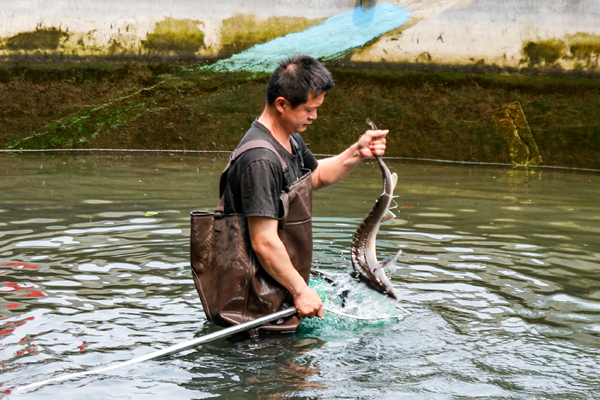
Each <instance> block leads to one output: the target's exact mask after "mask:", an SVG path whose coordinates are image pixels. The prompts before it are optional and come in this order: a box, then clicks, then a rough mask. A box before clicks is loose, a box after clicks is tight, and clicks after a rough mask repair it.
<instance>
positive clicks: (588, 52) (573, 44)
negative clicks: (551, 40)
mask: <svg viewBox="0 0 600 400" xmlns="http://www.w3.org/2000/svg"><path fill="white" fill-rule="evenodd" d="M568 42H569V50H570V51H571V55H572V56H573V58H575V59H576V60H579V61H583V62H585V65H586V67H588V68H592V69H594V68H597V67H598V60H599V59H600V35H594V34H591V33H587V32H578V33H576V34H574V35H571V36H568Z"/></svg>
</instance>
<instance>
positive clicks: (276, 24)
mask: <svg viewBox="0 0 600 400" xmlns="http://www.w3.org/2000/svg"><path fill="white" fill-rule="evenodd" d="M319 21H321V19H308V18H304V17H270V18H267V19H265V20H260V19H258V18H256V16H254V15H251V14H250V15H249V14H236V15H234V16H232V17H230V18H227V19H225V20H223V27H222V28H221V46H222V51H221V53H222V54H227V55H229V54H234V53H238V52H240V51H243V50H246V49H248V48H250V47H252V46H254V45H256V44H260V43H265V42H268V41H270V40H273V39H275V38H278V37H280V36H284V35H287V34H288V33H295V32H300V31H303V30H305V29H306V28H308V27H310V26H312V25H314V24H315V23H317V22H319Z"/></svg>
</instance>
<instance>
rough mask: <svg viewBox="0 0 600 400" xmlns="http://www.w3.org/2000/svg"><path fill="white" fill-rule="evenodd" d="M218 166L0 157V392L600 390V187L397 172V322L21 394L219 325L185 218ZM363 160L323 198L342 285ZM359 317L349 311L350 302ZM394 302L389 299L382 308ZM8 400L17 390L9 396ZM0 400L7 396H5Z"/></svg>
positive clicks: (543, 176) (307, 329) (535, 175)
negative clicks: (205, 299) (204, 299)
mask: <svg viewBox="0 0 600 400" xmlns="http://www.w3.org/2000/svg"><path fill="white" fill-rule="evenodd" d="M225 162H226V158H225V156H222V155H214V156H213V155H197V154H195V155H190V154H185V155H182V154H178V153H175V154H172V155H168V154H163V155H157V154H134V155H124V154H117V155H115V154H112V155H107V154H103V155H92V154H87V155H85V154H84V155H82V154H79V155H74V154H62V153H55V154H17V155H14V154H13V155H10V154H3V155H0V391H1V392H2V393H4V395H5V396H6V397H9V398H21V397H25V396H27V398H31V399H38V398H39V399H42V398H43V399H84V398H85V399H202V398H226V399H237V398H239V399H246V398H248V399H253V398H256V399H258V398H260V399H277V398H298V399H305V398H306V399H317V398H318V399H328V398H331V399H379V400H381V399H472V398H488V399H507V398H511V399H590V398H595V397H597V396H600V388H598V386H599V385H600V383H599V380H598V373H597V369H596V368H597V366H598V365H599V364H600V345H599V343H598V339H599V337H600V201H599V200H598V199H599V198H600V175H599V174H597V173H589V172H574V171H564V170H562V171H561V170H553V169H530V170H524V169H512V168H508V167H491V166H461V165H453V164H427V163H408V162H406V161H398V160H388V165H389V166H390V168H391V169H392V170H393V171H396V172H397V173H398V175H399V183H398V186H397V188H396V192H395V194H396V195H397V196H398V198H397V199H396V203H397V208H396V210H395V211H396V214H397V218H396V219H395V220H393V221H391V222H389V223H386V224H385V225H383V226H382V229H381V231H380V233H379V235H378V257H379V259H383V258H384V257H387V256H390V255H391V254H394V253H395V252H396V251H397V250H399V249H401V250H403V254H402V256H401V257H400V258H399V260H398V263H397V266H396V269H395V270H394V271H390V272H389V274H388V275H389V276H390V277H391V279H392V281H393V283H394V286H395V287H396V291H397V293H398V294H399V297H400V298H401V301H400V304H401V305H402V306H403V307H404V308H405V309H406V310H408V311H409V312H411V314H412V315H409V316H406V317H405V318H404V319H403V320H401V321H398V320H388V321H381V322H358V321H355V320H351V319H345V318H343V317H336V316H332V315H331V314H329V313H328V314H327V315H326V318H324V319H323V320H320V321H318V320H312V321H309V322H305V323H303V325H302V326H301V327H302V329H301V330H300V331H299V332H298V333H297V334H295V335H294V334H292V335H289V334H288V335H281V334H279V335H266V336H262V337H260V338H258V339H253V338H248V337H245V336H244V337H235V338H232V339H227V340H220V341H216V342H212V343H209V344H206V345H204V346H201V347H198V348H196V349H190V350H186V351H184V352H182V353H179V354H175V355H171V356H165V357H162V358H159V359H156V360H152V361H146V362H144V363H141V364H136V365H132V366H130V367H126V368H122V369H119V370H114V371H111V372H106V373H104V374H98V375H90V376H86V377H83V378H80V379H78V380H70V381H65V382H62V383H59V384H51V385H45V386H41V387H38V388H36V389H33V390H32V391H31V392H29V393H23V392H17V391H15V390H14V389H15V388H16V387H20V386H24V385H27V384H30V383H34V382H38V381H42V380H46V379H50V378H54V377H58V376H61V375H63V374H66V373H73V372H81V371H86V370H90V369H95V368H100V367H103V366H106V365H110V364H112V363H115V362H119V361H126V360H129V359H131V358H133V357H136V356H141V355H144V354H147V353H150V352H153V351H155V350H159V349H161V348H165V347H168V346H170V345H173V344H177V343H181V342H185V341H188V340H191V339H193V338H195V337H199V336H202V335H204V334H207V333H209V332H213V331H216V330H218V329H220V328H218V327H215V326H214V325H212V324H210V323H207V322H206V319H205V317H204V313H203V312H202V307H201V304H200V301H199V299H198V295H197V293H196V290H195V288H194V285H193V282H192V279H191V276H190V270H189V266H188V260H189V256H188V251H189V245H188V241H189V212H190V211H191V210H194V209H212V208H214V206H215V204H216V202H217V195H216V193H215V192H216V190H217V189H216V188H217V182H218V177H219V175H220V170H221V169H222V168H223V166H224V164H225ZM381 187H382V182H381V173H380V171H379V169H378V166H377V165H375V164H374V163H372V162H365V163H363V164H362V165H361V166H360V167H359V168H358V169H357V170H356V171H354V172H353V173H352V175H351V176H350V177H349V178H347V179H346V180H345V181H344V182H342V183H341V184H339V185H337V186H336V187H333V188H330V189H327V190H324V191H321V192H317V193H315V198H314V239H315V243H314V248H315V254H314V263H313V265H314V267H315V268H317V269H319V270H322V271H324V272H327V273H329V274H330V275H332V276H334V277H336V278H337V279H339V280H341V281H344V280H346V282H347V285H349V286H350V288H351V290H352V291H353V292H354V294H355V300H353V301H354V302H355V303H354V308H355V310H354V311H355V312H357V313H362V314H363V315H369V316H372V317H378V316H386V315H388V314H389V312H390V300H388V299H387V298H385V297H383V296H381V295H379V294H377V293H375V292H373V291H371V290H369V289H366V288H365V287H364V285H362V284H360V283H353V282H351V281H349V280H348V278H347V277H348V273H349V272H351V269H352V267H351V264H350V257H349V250H350V245H351V240H352V235H353V234H354V232H355V230H356V228H357V227H358V224H359V223H360V222H361V221H362V218H363V217H364V216H365V215H366V213H367V212H368V211H369V209H370V208H371V207H372V205H373V204H374V201H375V199H376V198H377V197H378V196H379V194H380V193H381ZM357 305H359V306H360V307H357ZM392 308H393V305H392ZM9 393H10V394H9ZM0 396H2V394H0Z"/></svg>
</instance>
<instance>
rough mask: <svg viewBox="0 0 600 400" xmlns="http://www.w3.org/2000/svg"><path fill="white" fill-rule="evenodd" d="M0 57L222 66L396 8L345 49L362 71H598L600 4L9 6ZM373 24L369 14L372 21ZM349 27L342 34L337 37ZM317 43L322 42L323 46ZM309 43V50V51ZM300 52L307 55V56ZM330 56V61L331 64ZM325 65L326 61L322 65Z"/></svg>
mask: <svg viewBox="0 0 600 400" xmlns="http://www.w3.org/2000/svg"><path fill="white" fill-rule="evenodd" d="M3 3H5V4H3V5H2V8H1V9H0V55H4V56H14V55H29V54H50V55H55V54H56V55H60V54H64V55H80V56H86V55H99V56H104V55H121V54H124V55H130V56H146V55H152V54H154V55H156V54H158V55H171V56H177V55H188V56H189V55H193V56H198V57H209V58H211V57H219V58H223V57H224V56H228V55H231V54H236V53H240V52H242V51H244V50H246V49H248V48H249V47H251V46H253V45H255V44H257V43H264V42H269V41H271V40H273V39H275V38H277V37H281V36H284V35H286V34H288V33H291V32H303V31H305V30H306V29H308V28H309V27H310V26H312V25H314V24H316V23H318V22H320V21H323V20H324V19H327V18H331V17H335V16H337V15H339V14H343V13H350V12H353V11H356V10H357V7H358V6H364V10H375V11H374V12H377V10H378V9H380V8H381V7H383V6H384V5H385V3H394V4H395V5H396V6H398V7H400V8H402V9H404V10H406V11H407V13H408V15H410V17H409V18H408V20H407V22H404V21H402V22H399V23H398V24H397V25H398V26H394V25H393V24H390V28H389V31H387V32H377V35H381V36H380V37H379V39H377V40H375V41H373V40H372V39H373V38H372V37H365V40H364V43H361V44H359V45H357V46H356V45H355V47H354V48H348V51H352V53H351V54H350V55H349V57H350V59H352V60H354V61H361V62H381V61H385V62H422V63H439V64H448V63H450V64H462V65H464V64H466V65H468V64H473V63H479V64H481V63H485V64H497V65H500V66H505V67H519V66H524V65H531V66H540V65H541V66H544V65H545V66H553V67H556V66H561V67H562V68H566V69H571V68H585V69H587V70H594V69H597V68H598V58H599V56H600V23H598V21H600V0H553V1H548V0H404V1H401V0H395V1H393V2H384V1H377V0H363V1H359V0H306V1H297V0H294V1H292V0H273V1H268V2H265V1H264V0H262V1H260V0H220V1H208V0H136V1H120V0H119V1H118V0H11V1H10V2H8V1H5V2H3ZM375 15H377V14H375ZM348 29H352V26H350V27H345V28H343V29H340V30H339V32H338V34H339V35H341V36H344V35H346V34H347V33H348ZM323 40H329V39H328V38H323ZM310 46H311V43H310V42H307V43H306V47H307V49H308V48H310ZM307 52H308V51H307ZM341 55H342V54H341V53H340V54H337V53H336V54H335V55H332V57H339V56H341ZM324 58H327V57H324Z"/></svg>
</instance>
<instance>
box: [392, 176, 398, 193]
mask: <svg viewBox="0 0 600 400" xmlns="http://www.w3.org/2000/svg"><path fill="white" fill-rule="evenodd" d="M397 183H398V174H397V173H395V172H392V191H393V190H394V189H395V188H396V184H397Z"/></svg>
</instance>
